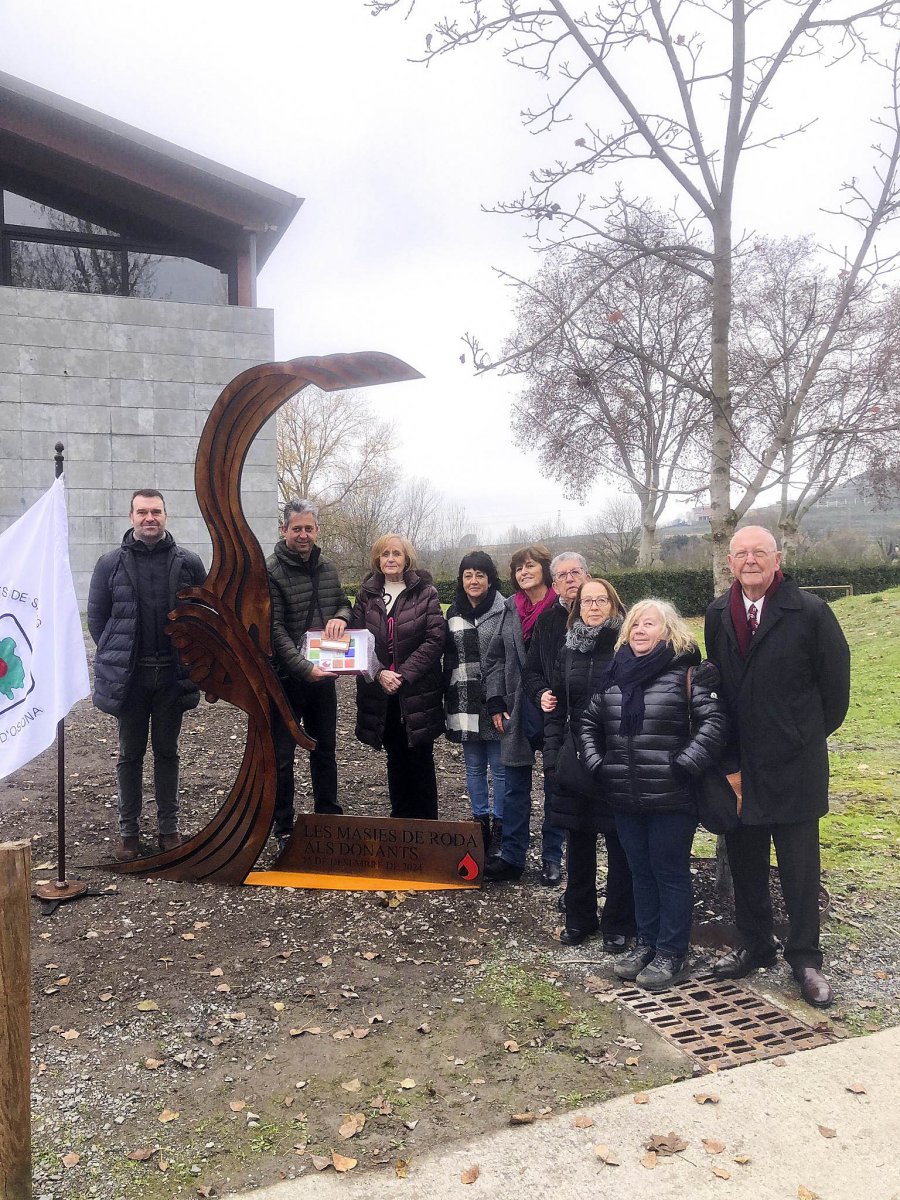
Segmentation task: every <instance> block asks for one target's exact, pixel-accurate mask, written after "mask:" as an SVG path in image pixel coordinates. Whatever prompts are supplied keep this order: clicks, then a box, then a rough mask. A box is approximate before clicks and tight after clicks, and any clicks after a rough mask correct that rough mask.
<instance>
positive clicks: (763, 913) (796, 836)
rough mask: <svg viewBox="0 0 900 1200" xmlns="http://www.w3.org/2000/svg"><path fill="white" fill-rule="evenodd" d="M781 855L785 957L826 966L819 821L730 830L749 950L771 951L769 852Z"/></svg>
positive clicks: (740, 922)
mask: <svg viewBox="0 0 900 1200" xmlns="http://www.w3.org/2000/svg"><path fill="white" fill-rule="evenodd" d="M772 843H774V845H775V858H776V860H777V862H778V874H779V877H780V879H781V890H782V893H783V894H784V904H785V908H786V909H787V913H788V921H789V932H788V936H787V940H786V942H785V945H784V957H785V958H786V959H787V961H788V962H789V963H790V964H791V966H792V967H816V968H817V969H819V968H821V966H822V952H821V950H820V949H819V880H820V865H819V821H818V818H814V819H813V820H812V821H797V822H795V823H793V824H790V825H741V826H740V827H739V828H738V829H735V830H734V831H733V832H732V833H726V834H725V845H726V847H727V849H728V865H729V866H730V867H731V874H732V877H733V879H734V909H735V920H736V923H737V927H738V932H739V934H740V935H741V938H742V940H743V944H744V945H745V946H746V947H747V949H748V950H751V951H754V952H760V953H762V952H765V951H766V950H767V949H768V948H769V947H770V946H771V945H772V938H773V933H772V901H771V898H770V895H769V854H770V846H771V844H772Z"/></svg>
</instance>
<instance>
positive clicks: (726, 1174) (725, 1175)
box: [712, 1167, 731, 1179]
mask: <svg viewBox="0 0 900 1200" xmlns="http://www.w3.org/2000/svg"><path fill="white" fill-rule="evenodd" d="M712 1173H713V1175H715V1177H716V1179H730V1178H731V1172H730V1171H726V1170H725V1168H724V1167H713V1171H712Z"/></svg>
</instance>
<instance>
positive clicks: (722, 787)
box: [687, 667, 741, 833]
mask: <svg viewBox="0 0 900 1200" xmlns="http://www.w3.org/2000/svg"><path fill="white" fill-rule="evenodd" d="M693 680H694V668H693V667H688V671H687V694H688V713H690V711H691V692H692V690H693V687H692V685H693ZM694 796H695V798H696V801H697V818H698V820H699V821H700V824H701V825H702V826H703V828H704V829H706V830H708V831H709V832H710V833H730V832H731V831H732V830H733V829H737V827H738V826H739V825H740V823H741V818H740V813H739V812H738V794H737V792H736V791H735V790H734V788H733V787H732V786H731V784H730V783H729V782H728V779H727V777H726V775H725V772H724V771H723V770H722V768H721V767H720V766H719V764H718V763H714V764H713V765H712V766H711V767H707V769H706V770H705V771H704V772H703V774H702V775H701V776H700V778H699V779H695V780H694Z"/></svg>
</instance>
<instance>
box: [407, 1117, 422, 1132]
mask: <svg viewBox="0 0 900 1200" xmlns="http://www.w3.org/2000/svg"><path fill="white" fill-rule="evenodd" d="M418 1123H419V1120H418V1117H417V1118H416V1120H415V1121H404V1122H403V1124H404V1125H405V1126H406V1128H407V1129H415V1127H416V1126H417V1125H418Z"/></svg>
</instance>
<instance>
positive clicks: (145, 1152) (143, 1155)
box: [128, 1146, 153, 1162]
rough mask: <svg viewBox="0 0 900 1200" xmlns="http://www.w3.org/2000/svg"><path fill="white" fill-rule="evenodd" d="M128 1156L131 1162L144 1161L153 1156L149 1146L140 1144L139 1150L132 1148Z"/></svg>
mask: <svg viewBox="0 0 900 1200" xmlns="http://www.w3.org/2000/svg"><path fill="white" fill-rule="evenodd" d="M128 1157H129V1158H130V1159H131V1160H132V1162H146V1161H147V1160H148V1159H150V1158H152V1157H153V1151H152V1150H151V1149H150V1147H149V1146H142V1147H141V1148H140V1150H132V1152H131V1153H130V1154H129V1155H128Z"/></svg>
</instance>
